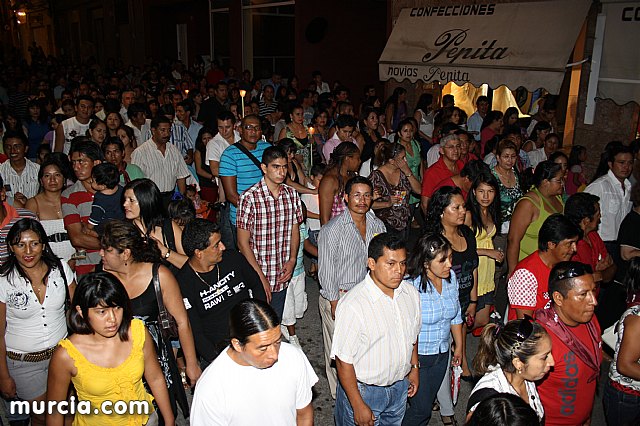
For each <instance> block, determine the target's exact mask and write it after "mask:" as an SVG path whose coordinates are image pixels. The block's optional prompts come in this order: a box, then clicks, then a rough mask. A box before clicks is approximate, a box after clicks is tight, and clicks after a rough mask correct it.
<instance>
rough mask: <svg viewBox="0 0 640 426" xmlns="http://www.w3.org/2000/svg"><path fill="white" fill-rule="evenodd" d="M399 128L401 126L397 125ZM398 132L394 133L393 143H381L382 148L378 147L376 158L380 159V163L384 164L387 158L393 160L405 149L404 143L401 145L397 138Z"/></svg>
mask: <svg viewBox="0 0 640 426" xmlns="http://www.w3.org/2000/svg"><path fill="white" fill-rule="evenodd" d="M401 128H402V127H401V126H400V125H398V129H401ZM398 133H399V132H398ZM398 133H396V141H395V142H394V143H385V144H384V145H382V148H381V149H380V151H379V154H378V156H377V159H378V160H380V161H381V163H382V164H386V163H387V162H388V161H389V160H393V159H394V158H396V156H397V155H398V154H401V153H403V152H405V151H406V150H407V149H406V148H405V147H404V145H402V144H401V143H400V141H399V140H398Z"/></svg>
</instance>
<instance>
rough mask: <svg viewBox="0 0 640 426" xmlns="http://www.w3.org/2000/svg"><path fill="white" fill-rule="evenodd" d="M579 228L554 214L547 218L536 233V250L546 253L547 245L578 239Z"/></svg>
mask: <svg viewBox="0 0 640 426" xmlns="http://www.w3.org/2000/svg"><path fill="white" fill-rule="evenodd" d="M579 236H580V228H578V226H576V225H574V224H573V222H571V221H570V220H569V219H568V218H567V217H566V216H564V215H563V214H560V213H555V214H552V215H551V216H549V217H548V218H547V219H546V220H545V221H544V223H543V224H542V226H541V227H540V231H539V232H538V249H539V250H540V251H547V250H548V249H549V246H548V244H549V243H554V244H559V243H560V242H561V241H562V240H566V239H568V238H573V237H579Z"/></svg>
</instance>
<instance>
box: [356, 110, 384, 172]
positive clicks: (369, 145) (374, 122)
mask: <svg viewBox="0 0 640 426" xmlns="http://www.w3.org/2000/svg"><path fill="white" fill-rule="evenodd" d="M378 126H380V116H379V114H378V109H377V108H374V107H371V106H367V107H365V108H364V110H363V111H362V116H361V120H360V134H361V135H362V138H363V139H364V146H363V148H362V154H361V155H360V160H362V162H363V163H364V162H366V161H368V160H370V159H371V158H373V156H374V150H375V146H376V144H377V143H378V141H379V140H380V139H382V135H381V134H380V132H378Z"/></svg>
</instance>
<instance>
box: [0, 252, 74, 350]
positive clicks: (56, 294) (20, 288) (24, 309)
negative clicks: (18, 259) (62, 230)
mask: <svg viewBox="0 0 640 426" xmlns="http://www.w3.org/2000/svg"><path fill="white" fill-rule="evenodd" d="M62 268H63V269H64V274H65V276H66V281H67V285H70V284H71V283H73V281H75V279H76V277H75V274H74V273H73V271H72V270H71V268H70V267H69V265H68V264H67V263H66V262H62ZM64 281H65V280H64V279H63V278H62V274H61V273H60V270H59V269H58V268H53V269H52V270H51V272H50V273H49V277H48V279H47V289H46V292H47V294H46V298H45V299H44V301H43V302H42V303H40V301H39V300H38V298H37V297H36V294H35V293H34V292H33V290H32V289H31V283H29V282H28V281H27V280H26V279H25V278H24V277H23V276H21V275H20V274H19V273H18V272H17V271H16V270H15V269H14V270H13V271H11V272H10V273H9V275H7V276H6V277H0V302H2V303H5V304H6V309H7V314H6V321H7V329H6V333H5V335H4V339H5V341H6V344H7V350H10V351H13V352H19V353H28V352H38V351H42V350H45V349H48V348H50V347H52V346H55V345H56V344H57V343H58V342H59V341H60V339H63V338H64V337H65V336H66V335H67V321H66V318H65V314H64V305H65V298H66V291H65V289H64Z"/></svg>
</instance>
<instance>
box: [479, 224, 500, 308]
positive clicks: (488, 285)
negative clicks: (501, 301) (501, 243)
mask: <svg viewBox="0 0 640 426" xmlns="http://www.w3.org/2000/svg"><path fill="white" fill-rule="evenodd" d="M494 235H496V227H495V225H494V226H493V229H492V230H491V232H489V233H488V234H487V230H486V229H484V228H481V230H480V233H479V234H478V233H476V248H478V249H493V236H494ZM495 272H496V261H495V259H492V258H490V257H489V256H478V297H480V296H483V295H485V294H487V293H491V292H492V291H493V290H495V289H496V283H495V281H494V274H495Z"/></svg>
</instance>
